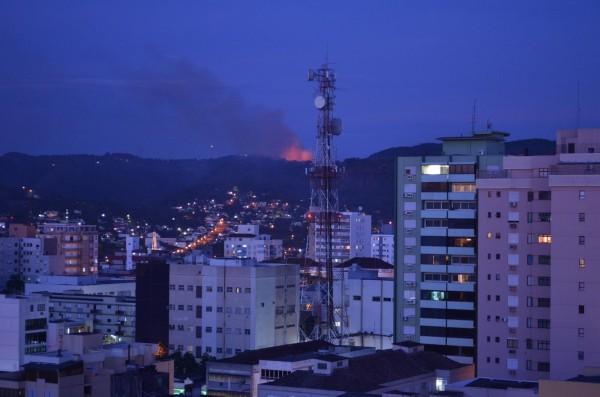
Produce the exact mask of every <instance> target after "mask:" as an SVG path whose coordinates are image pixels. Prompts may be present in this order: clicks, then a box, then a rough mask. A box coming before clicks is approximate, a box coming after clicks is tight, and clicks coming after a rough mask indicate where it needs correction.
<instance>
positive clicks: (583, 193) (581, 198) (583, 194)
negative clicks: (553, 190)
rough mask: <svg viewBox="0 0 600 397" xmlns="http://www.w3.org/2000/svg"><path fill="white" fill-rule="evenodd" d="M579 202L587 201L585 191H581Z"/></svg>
mask: <svg viewBox="0 0 600 397" xmlns="http://www.w3.org/2000/svg"><path fill="white" fill-rule="evenodd" d="M579 200H585V190H580V191H579Z"/></svg>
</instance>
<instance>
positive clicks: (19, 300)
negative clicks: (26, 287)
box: [0, 295, 48, 371]
mask: <svg viewBox="0 0 600 397" xmlns="http://www.w3.org/2000/svg"><path fill="white" fill-rule="evenodd" d="M47 324H48V298H46V297H44V296H25V295H0V335H2V337H1V338H0V371H18V370H19V369H20V367H21V366H22V365H23V364H25V354H34V353H43V352H45V351H46V343H47V330H46V329H47Z"/></svg>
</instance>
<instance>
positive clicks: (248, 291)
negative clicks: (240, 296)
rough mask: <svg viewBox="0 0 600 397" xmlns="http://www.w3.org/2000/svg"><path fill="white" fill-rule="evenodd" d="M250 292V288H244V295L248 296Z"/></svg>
mask: <svg viewBox="0 0 600 397" xmlns="http://www.w3.org/2000/svg"><path fill="white" fill-rule="evenodd" d="M250 292H252V289H250V288H244V293H245V294H249V293H250Z"/></svg>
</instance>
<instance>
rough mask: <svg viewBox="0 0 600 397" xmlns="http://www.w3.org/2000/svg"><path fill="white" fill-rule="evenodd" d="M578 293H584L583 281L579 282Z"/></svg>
mask: <svg viewBox="0 0 600 397" xmlns="http://www.w3.org/2000/svg"><path fill="white" fill-rule="evenodd" d="M579 291H585V283H584V282H583V281H580V282H579Z"/></svg>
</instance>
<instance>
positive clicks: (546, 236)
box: [537, 234, 552, 244]
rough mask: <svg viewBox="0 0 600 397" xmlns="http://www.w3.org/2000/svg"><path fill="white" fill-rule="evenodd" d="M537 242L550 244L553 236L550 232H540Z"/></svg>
mask: <svg viewBox="0 0 600 397" xmlns="http://www.w3.org/2000/svg"><path fill="white" fill-rule="evenodd" d="M537 242H538V243H540V244H550V243H551V242H552V236H551V235H549V234H540V235H538V241H537Z"/></svg>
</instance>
